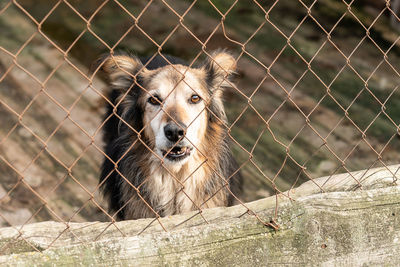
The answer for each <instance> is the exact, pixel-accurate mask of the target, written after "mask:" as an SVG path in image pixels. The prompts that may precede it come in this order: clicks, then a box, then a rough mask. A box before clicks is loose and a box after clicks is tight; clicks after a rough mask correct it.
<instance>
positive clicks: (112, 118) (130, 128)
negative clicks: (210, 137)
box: [100, 56, 242, 220]
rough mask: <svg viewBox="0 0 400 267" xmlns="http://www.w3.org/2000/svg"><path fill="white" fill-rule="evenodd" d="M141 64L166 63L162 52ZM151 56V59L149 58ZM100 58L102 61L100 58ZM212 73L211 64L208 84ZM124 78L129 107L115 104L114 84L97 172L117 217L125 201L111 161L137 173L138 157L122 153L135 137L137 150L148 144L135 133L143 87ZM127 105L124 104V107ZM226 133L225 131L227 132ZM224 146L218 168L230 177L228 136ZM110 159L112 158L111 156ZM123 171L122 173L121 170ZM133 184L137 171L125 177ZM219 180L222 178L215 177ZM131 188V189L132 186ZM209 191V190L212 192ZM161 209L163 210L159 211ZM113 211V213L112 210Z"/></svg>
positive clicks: (235, 186)
mask: <svg viewBox="0 0 400 267" xmlns="http://www.w3.org/2000/svg"><path fill="white" fill-rule="evenodd" d="M167 59H168V61H169V62H170V63H171V64H181V65H186V66H187V64H186V63H185V62H184V61H183V60H181V59H179V58H176V57H171V56H167ZM140 60H141V61H142V63H143V65H145V66H146V68H148V69H149V70H153V69H157V68H160V67H163V66H166V65H169V63H168V62H167V61H166V60H165V59H164V58H162V57H161V56H156V57H154V58H153V59H151V58H141V59H140ZM149 60H150V61H149ZM103 61H104V59H102V61H101V62H103ZM214 75H215V71H214V70H213V69H212V68H211V69H209V73H208V76H207V81H206V82H207V84H208V85H211V83H212V79H213V76H214ZM127 79H131V81H130V83H131V84H132V85H133V86H132V88H131V89H130V90H128V94H127V95H126V100H127V101H126V102H127V103H129V107H127V108H128V110H127V112H123V107H122V106H121V105H117V103H118V100H119V99H120V95H121V90H117V89H115V88H113V89H112V90H111V91H110V92H109V95H108V99H109V101H110V102H111V103H112V105H111V104H107V110H106V114H105V116H104V119H107V122H106V123H105V125H104V137H103V140H104V143H105V153H106V154H107V156H108V157H105V159H104V162H103V165H102V171H101V175H100V183H101V184H102V185H101V189H102V191H103V194H104V196H105V197H106V199H107V200H108V204H109V210H110V211H112V212H117V214H116V216H117V218H118V219H119V220H123V219H125V213H124V208H123V206H124V204H126V203H122V183H124V182H125V181H124V179H123V178H122V177H121V176H120V175H119V174H118V172H117V171H116V169H115V165H114V163H113V162H119V163H118V164H117V169H118V171H120V172H121V173H124V170H126V169H129V170H131V171H132V173H140V170H139V166H138V165H137V161H135V158H134V157H135V156H134V153H130V152H128V153H127V154H126V155H125V156H124V157H123V158H122V159H121V157H122V156H123V155H124V154H125V153H126V152H127V150H128V149H129V148H130V147H131V145H132V143H133V142H134V140H136V141H137V143H136V145H135V146H134V147H133V148H130V149H135V150H136V152H137V151H138V150H139V151H140V150H143V151H145V150H146V149H147V148H146V147H145V146H144V145H143V144H141V141H142V142H144V143H147V140H145V137H144V136H140V138H141V141H138V140H137V138H138V135H137V133H138V132H139V131H141V130H142V128H143V123H142V121H143V107H141V106H140V105H139V103H138V102H137V99H138V98H139V97H140V96H141V94H143V93H144V92H143V90H142V89H141V88H140V87H139V86H138V85H137V84H134V79H133V78H129V77H127ZM136 83H138V84H140V85H142V81H141V79H140V76H137V80H136ZM209 108H210V110H211V111H212V113H214V114H210V116H209V119H210V120H215V117H219V119H220V120H221V121H224V118H223V117H222V116H223V114H221V112H220V111H219V109H216V108H214V107H213V104H212V103H211V104H210V107H209ZM125 109H126V107H125ZM115 114H117V115H118V116H120V117H122V118H123V120H124V121H126V122H127V123H128V124H129V125H127V124H126V123H123V122H122V123H121V122H120V119H119V118H118V117H117V116H116V115H115ZM226 137H228V135H227V134H226ZM223 140H224V142H226V144H224V146H225V147H227V149H226V152H225V153H223V154H222V155H221V160H220V164H221V165H223V166H224V167H223V168H220V170H221V172H222V175H223V177H225V178H228V177H230V176H231V175H232V174H233V173H234V172H235V171H236V170H237V168H238V166H237V163H236V161H235V160H234V159H233V157H232V154H231V152H230V150H229V148H228V143H227V142H228V141H227V140H228V138H224V139H223ZM110 159H111V160H110ZM124 175H125V173H124ZM127 178H128V179H129V181H130V183H132V184H133V185H134V186H135V187H138V186H139V185H141V183H142V182H143V180H144V179H145V177H143V175H136V176H135V177H127ZM216 179H219V180H221V178H216ZM227 186H229V187H230V188H231V190H232V191H233V193H234V194H236V195H239V194H240V192H241V187H242V178H241V176H240V173H239V172H238V173H237V174H236V175H235V176H234V177H233V178H232V179H230V180H229V185H227ZM132 190H134V189H133V188H132ZM211 193H212V192H210V194H211ZM140 195H141V196H142V197H143V198H144V199H145V200H146V201H147V198H146V188H145V187H143V186H142V187H140ZM233 202H234V199H233V197H232V196H231V195H229V201H228V203H229V205H232V204H233ZM161 213H162V211H161ZM111 215H113V214H111Z"/></svg>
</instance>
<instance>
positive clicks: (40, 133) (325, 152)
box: [0, 0, 400, 225]
mask: <svg viewBox="0 0 400 267" xmlns="http://www.w3.org/2000/svg"><path fill="white" fill-rule="evenodd" d="M212 2H213V4H214V6H213V5H211V4H210V3H209V2H208V1H197V2H195V3H194V4H192V3H193V2H192V1H183V0H182V1H150V2H148V1H139V0H137V1H124V2H122V1H121V4H122V5H123V7H124V9H125V10H124V9H123V8H121V6H120V5H118V4H117V3H116V2H114V1H105V2H102V1H94V0H85V1H84V0H70V1H68V2H67V1H65V2H61V3H59V4H57V3H58V1H50V0H40V1H33V0H20V1H17V2H16V3H17V4H15V3H9V2H8V1H1V2H0V10H3V11H2V13H0V47H1V49H0V125H1V127H0V214H1V216H0V224H2V225H8V224H13V225H16V224H24V223H27V222H34V221H43V220H57V221H87V220H107V217H105V216H104V214H103V212H102V211H101V208H100V207H105V206H104V203H102V201H101V198H100V197H99V196H98V192H97V182H98V176H99V167H100V163H101V160H102V154H101V153H100V151H99V150H100V149H101V148H102V143H101V126H102V121H101V117H102V112H103V111H102V105H101V102H102V101H101V100H102V97H101V96H100V94H99V93H98V92H102V90H103V89H104V87H105V86H104V83H103V82H102V81H101V80H100V79H99V78H98V77H95V79H94V82H93V84H91V83H90V82H89V80H88V79H86V78H85V76H84V75H89V71H88V68H89V67H90V65H91V63H92V62H93V61H94V60H95V59H97V58H98V56H99V55H101V54H102V53H104V52H107V51H109V50H108V48H107V46H110V47H114V46H115V49H124V50H128V51H132V52H134V53H135V54H137V55H140V56H150V55H153V54H154V53H156V52H157V50H158V45H161V44H162V53H164V54H170V55H174V56H179V57H182V58H184V59H186V60H188V61H192V60H193V59H194V58H195V57H196V56H197V55H198V53H200V52H201V51H202V45H201V44H200V43H199V42H198V40H200V41H202V42H206V47H205V49H206V50H207V51H212V50H214V49H217V48H225V49H228V50H230V51H232V52H233V53H234V54H235V55H237V56H240V59H239V61H238V77H236V84H237V88H238V89H239V90H240V91H238V90H236V89H230V90H228V91H227V93H226V95H225V99H226V110H227V114H228V118H229V122H230V127H231V135H232V137H233V139H234V140H235V141H234V142H232V150H233V151H234V153H235V156H236V158H237V160H238V162H239V164H242V165H243V167H242V173H243V175H244V177H245V195H244V200H245V201H251V200H255V199H259V198H262V197H266V196H270V195H272V194H274V193H275V192H276V190H277V189H278V190H279V191H285V190H288V189H290V188H291V187H296V186H298V185H299V184H301V183H303V182H304V181H307V180H309V179H310V178H317V177H320V176H324V175H332V174H335V173H342V172H347V171H353V170H359V169H366V168H370V167H379V166H382V165H383V164H382V162H383V163H384V164H386V165H390V164H394V163H399V159H400V154H399V152H398V151H399V144H400V143H399V132H398V125H399V123H400V101H399V100H400V90H399V89H398V87H399V85H400V76H399V71H400V69H399V66H400V64H399V63H400V41H399V31H398V29H399V28H400V27H399V23H398V22H397V21H396V20H393V14H391V13H390V12H389V11H388V10H385V11H384V12H381V11H382V10H383V9H384V8H385V7H386V2H385V1H378V0H377V1H372V0H370V1H366V0H365V1H355V2H354V3H353V4H352V6H351V13H350V12H349V10H348V8H347V6H346V4H345V3H344V2H342V1H335V0H320V1H317V2H316V3H314V1H303V2H299V1H288V0H281V1H276V2H275V1H258V2H257V3H259V5H260V6H261V7H262V8H260V6H259V5H258V4H257V3H256V2H253V1H212ZM394 2H398V1H392V4H393V3H394ZM103 3H104V4H103ZM302 3H303V4H304V5H305V6H306V7H310V6H311V9H310V12H311V13H310V14H311V15H312V16H313V18H315V19H316V20H317V21H318V23H319V24H320V26H322V27H324V28H325V30H326V31H327V32H330V39H331V40H332V42H333V43H335V45H336V47H335V46H333V45H332V44H331V43H329V42H327V38H328V37H327V34H326V33H325V32H324V31H323V30H322V29H321V28H320V27H319V26H318V25H317V24H316V23H315V21H314V20H313V19H312V18H311V17H310V16H307V12H308V10H307V8H306V7H305V6H304V5H303V4H302ZM101 5H103V6H102V7H101V9H100V10H99V11H98V12H97V13H95V11H96V10H97V9H98V8H99V6H101ZM71 7H73V8H75V9H76V11H78V12H79V13H80V15H78V14H77V13H76V12H75V11H73V10H72V9H71ZM170 8H172V9H174V10H175V13H174V12H172V11H171V9H170ZM271 8H272V9H271ZM144 9H145V11H143V10H144ZM263 9H264V10H263ZM270 9H271V11H270V12H269V13H268V14H269V16H268V19H269V20H270V21H271V22H272V23H273V25H272V24H271V23H270V22H267V21H266V20H265V13H264V11H268V10H270ZM24 10H25V11H24ZM126 11H128V12H130V13H131V14H132V15H133V16H136V17H137V16H139V20H138V21H137V26H139V27H137V26H135V21H134V19H133V18H132V17H131V16H130V15H129V14H128V13H127V12H126ZM49 12H50V13H49ZM226 12H228V13H227V14H226V16H225V19H224V26H225V33H226V35H224V33H223V29H222V27H221V26H220V25H219V23H220V21H221V14H225V13H226ZM397 12H398V10H397ZM27 13H28V14H29V15H28V14H27ZM177 14H178V15H180V16H182V15H184V19H183V20H182V21H181V23H180V18H179V17H178V16H177ZM397 14H398V13H397ZM91 17H93V18H92V19H91V23H90V30H88V27H87V24H86V22H85V21H84V20H83V18H84V19H89V18H91ZM338 20H339V23H337V22H338ZM35 21H36V22H35ZM36 23H38V24H39V25H40V26H37V24H36ZM362 24H363V25H365V27H366V28H369V27H370V25H371V24H373V26H372V27H371V28H370V29H369V36H370V37H371V38H372V40H373V41H372V40H371V39H369V38H367V37H366V30H365V29H364V28H363V26H362ZM218 25H219V26H218ZM299 25H300V26H299ZM139 28H140V29H139ZM257 29H258V32H257V33H256V34H255V35H253V34H254V32H255V31H256V30H257ZM188 30H190V31H191V32H192V33H193V34H194V35H195V36H193V35H192V34H191V33H190V32H189V31H188ZM144 33H146V34H144ZM284 35H286V36H290V45H291V46H292V47H291V46H289V45H288V42H287V39H286V38H285V37H284ZM123 36H124V37H123ZM210 36H211V37H210ZM121 37H123V39H122V41H120V39H121ZM149 37H150V38H151V39H152V40H153V41H152V40H150V38H149ZM226 37H228V38H226ZM49 40H50V41H49ZM360 41H361V42H360ZM157 44H158V45H157ZM243 45H244V46H243ZM57 47H58V48H60V49H62V50H63V51H64V52H62V51H60V50H59V49H58V48H57ZM243 47H245V51H247V52H248V53H250V54H251V55H253V56H254V58H253V57H251V56H249V55H247V54H246V53H242V48H243ZM337 48H339V49H340V51H341V52H339V51H338V49H337ZM6 51H8V52H9V53H7V52H6ZM10 53H11V54H14V55H16V54H17V55H18V56H17V57H16V58H13V56H12V55H11V54H10ZM345 56H346V57H349V56H350V58H349V61H348V63H350V65H348V64H346V61H347V60H346V58H345ZM384 57H385V58H386V60H387V62H390V65H389V64H388V63H387V62H385V61H383V59H384ZM302 58H303V59H304V60H306V61H310V60H311V63H310V64H309V66H308V65H307V64H306V63H304V60H303V59H302ZM202 59H204V55H201V56H200V58H199V59H198V60H197V61H196V62H200V61H201V60H202ZM255 59H256V60H255ZM263 65H264V66H266V67H268V69H267V68H265V67H264V66H263ZM350 66H351V67H350ZM355 71H356V72H357V73H356V72H355ZM313 73H315V74H316V75H318V77H319V79H318V78H317V77H316V76H315V75H314V74H313ZM361 78H362V79H364V81H363V80H362V79H361ZM365 81H366V82H365ZM323 83H325V85H329V86H330V91H329V93H330V96H329V95H327V88H326V87H325V86H324V85H323ZM289 96H290V98H289ZM249 103H251V105H252V107H250V106H249ZM382 104H384V106H383V105H382ZM255 110H256V111H257V112H256V111H255ZM345 110H346V111H347V113H346V112H345ZM306 118H308V121H309V124H307V123H306V121H307V119H306ZM315 131H317V132H318V133H319V135H320V136H319V135H318V134H316V133H315ZM97 133H98V134H97ZM92 136H95V139H94V141H93V142H92V139H91V137H92ZM321 137H322V138H321ZM324 139H325V140H324ZM250 154H252V156H250ZM335 155H336V156H335ZM338 158H339V159H340V160H339V159H338ZM304 170H305V172H306V174H305V172H304ZM93 199H95V200H96V202H94V201H92V200H93ZM96 203H99V204H100V207H99V206H98V205H97V204H96Z"/></svg>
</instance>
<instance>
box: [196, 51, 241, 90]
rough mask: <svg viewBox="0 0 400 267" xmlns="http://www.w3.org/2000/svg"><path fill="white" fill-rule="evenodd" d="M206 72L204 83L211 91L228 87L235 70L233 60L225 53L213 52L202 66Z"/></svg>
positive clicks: (234, 61)
mask: <svg viewBox="0 0 400 267" xmlns="http://www.w3.org/2000/svg"><path fill="white" fill-rule="evenodd" d="M203 68H204V70H205V71H206V82H207V85H208V87H209V89H210V90H211V91H215V90H220V89H222V88H223V87H229V86H231V84H230V79H231V77H232V74H233V73H234V72H235V69H236V60H235V58H234V57H233V56H232V55H231V54H229V53H227V52H226V51H215V52H213V53H211V56H210V58H208V59H207V61H206V64H205V65H204V67H203Z"/></svg>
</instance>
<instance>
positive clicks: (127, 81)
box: [91, 54, 147, 90]
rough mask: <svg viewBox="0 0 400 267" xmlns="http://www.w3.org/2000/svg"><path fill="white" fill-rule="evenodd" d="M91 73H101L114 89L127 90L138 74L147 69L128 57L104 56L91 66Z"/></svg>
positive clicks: (137, 60)
mask: <svg viewBox="0 0 400 267" xmlns="http://www.w3.org/2000/svg"><path fill="white" fill-rule="evenodd" d="M91 69H92V71H97V70H99V71H102V72H103V73H104V74H105V75H106V78H107V80H108V81H109V82H110V84H111V85H112V86H113V87H114V88H115V89H122V90H126V89H129V88H130V87H131V86H132V84H133V83H134V82H135V81H136V78H137V75H138V72H141V73H142V72H145V71H146V70H147V69H146V68H145V67H144V66H143V64H142V62H141V61H140V60H139V59H138V58H136V57H134V56H130V55H126V54H122V55H110V54H108V55H104V56H102V57H101V58H100V59H98V60H97V61H96V62H95V63H94V64H93V65H92V68H91Z"/></svg>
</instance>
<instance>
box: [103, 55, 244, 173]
mask: <svg viewBox="0 0 400 267" xmlns="http://www.w3.org/2000/svg"><path fill="white" fill-rule="evenodd" d="M235 63H236V61H235V59H234V58H233V57H232V56H231V55H230V54H228V53H226V52H215V53H212V54H211V56H210V57H209V59H207V60H206V62H205V63H203V64H202V65H200V66H199V67H197V68H192V67H188V66H184V65H180V64H173V65H169V64H167V65H165V64H164V66H162V67H159V68H153V69H148V68H146V67H145V66H144V65H143V64H142V62H141V61H140V60H139V59H137V58H136V57H132V56H128V55H113V56H109V57H107V58H106V59H105V60H104V61H103V63H102V69H103V70H104V71H105V73H106V74H107V76H108V78H109V81H110V83H111V85H112V86H113V88H114V89H117V90H119V92H120V97H119V99H118V103H119V104H120V105H121V108H122V110H123V111H122V118H124V120H126V121H127V122H128V123H130V124H132V127H133V128H134V129H135V130H136V131H137V132H139V133H141V135H143V136H144V137H145V139H146V140H147V142H148V146H149V147H150V149H152V150H153V151H154V152H155V153H156V154H157V155H158V157H159V158H162V159H164V162H165V163H166V164H171V165H172V164H173V165H176V166H178V165H182V164H183V163H185V162H186V161H187V160H188V159H189V158H190V157H191V156H192V155H194V154H195V153H196V151H197V149H199V148H200V147H201V144H202V143H204V141H205V140H206V139H207V138H208V136H207V134H208V133H207V129H208V130H209V129H210V123H213V122H214V123H215V122H216V121H218V123H222V122H225V121H226V115H225V111H224V107H223V104H222V90H223V88H224V87H227V86H229V85H230V82H229V77H230V74H232V72H233V71H234V69H235ZM135 113H136V114H135ZM139 113H140V114H139ZM134 121H137V123H134ZM203 153H204V151H203Z"/></svg>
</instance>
